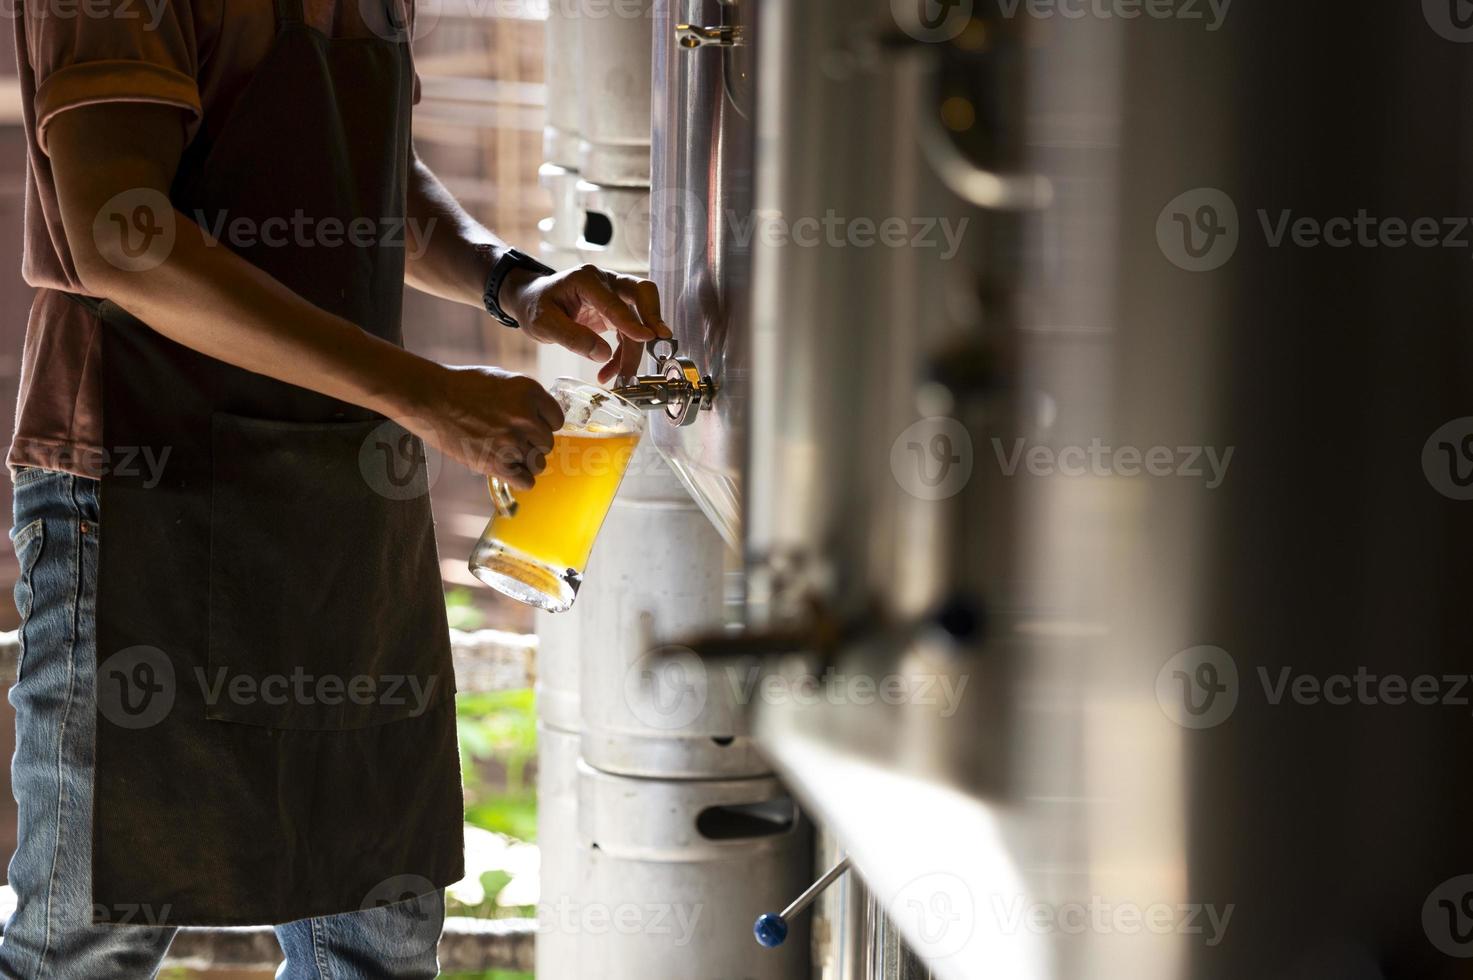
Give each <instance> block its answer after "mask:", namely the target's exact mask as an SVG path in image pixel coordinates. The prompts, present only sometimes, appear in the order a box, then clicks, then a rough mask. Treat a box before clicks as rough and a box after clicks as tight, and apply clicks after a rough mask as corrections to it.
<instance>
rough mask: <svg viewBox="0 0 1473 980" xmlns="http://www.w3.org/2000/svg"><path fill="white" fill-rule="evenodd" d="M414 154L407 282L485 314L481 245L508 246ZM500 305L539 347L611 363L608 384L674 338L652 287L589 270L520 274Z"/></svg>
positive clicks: (486, 269) (486, 264)
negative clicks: (655, 345)
mask: <svg viewBox="0 0 1473 980" xmlns="http://www.w3.org/2000/svg"><path fill="white" fill-rule="evenodd" d="M410 152H411V157H410V169H409V215H408V216H409V242H408V247H407V249H406V252H407V255H408V264H407V272H406V275H405V279H406V280H407V281H408V283H409V285H411V286H413V287H414V288H416V289H418V290H420V291H422V292H426V293H430V294H432V295H435V296H439V297H441V298H442V299H449V300H454V301H456V302H459V303H465V304H466V305H468V306H475V307H478V308H479V307H480V306H481V305H482V303H481V294H482V292H483V290H484V289H485V286H486V277H487V276H488V275H489V274H490V272H491V264H492V259H491V256H490V255H489V254H488V253H487V251H486V250H485V249H482V248H478V247H477V246H481V245H493V246H495V247H496V248H497V249H500V248H504V247H505V245H506V243H504V242H503V241H501V239H499V238H497V237H496V236H495V235H494V234H492V233H491V232H490V231H489V230H488V229H487V228H486V227H485V226H484V225H482V224H481V223H480V222H478V221H476V220H475V219H474V218H472V217H471V216H470V215H469V214H467V213H466V211H465V209H464V208H462V207H461V206H460V204H459V202H457V201H456V200H455V198H454V197H453V196H452V195H451V193H450V192H449V191H448V190H446V189H445V185H444V184H442V183H440V180H439V178H437V177H436V176H435V175H434V173H433V172H432V171H431V170H430V168H429V167H427V166H426V165H425V164H424V161H422V160H420V159H419V156H418V155H417V154H415V153H414V152H413V151H412V150H411V151H410ZM500 300H501V305H502V308H503V309H505V310H506V311H507V313H509V314H511V316H513V317H515V318H516V320H517V322H518V323H519V324H521V327H522V330H523V331H525V332H526V334H527V336H529V337H531V338H532V339H533V340H536V341H538V342H539V343H544V344H557V345H558V346H560V347H566V348H567V349H568V350H570V351H572V352H573V353H575V354H581V355H583V356H584V357H587V358H589V359H591V360H596V361H603V362H605V363H604V365H603V367H602V368H600V369H599V372H598V379H599V381H601V382H603V383H605V384H607V383H608V382H610V381H612V380H613V379H614V378H616V377H618V376H620V375H630V374H634V373H635V372H636V371H637V370H638V369H639V361H640V357H641V356H642V355H643V353H644V345H645V344H646V343H647V342H648V341H651V340H654V339H655V337H657V336H659V337H668V336H670V328H669V327H667V326H666V325H665V322H664V320H663V318H662V317H661V314H660V294H659V292H658V291H657V290H656V288H655V284H654V283H652V282H649V281H648V280H642V279H636V278H634V277H633V276H624V275H619V274H617V273H613V272H606V271H604V270H602V269H598V268H595V267H594V266H591V265H585V266H583V267H582V268H580V269H572V270H570V271H567V272H562V273H559V274H557V275H555V276H546V277H539V276H535V275H533V274H532V273H530V272H526V271H522V270H518V271H516V272H514V273H512V275H510V276H508V277H507V280H506V282H505V283H503V284H502V287H501V297H500ZM608 330H613V331H615V332H616V333H617V334H618V336H619V351H618V353H617V355H616V354H615V352H614V351H613V349H612V348H610V347H609V344H608V342H607V341H605V340H604V339H603V338H602V337H600V336H599V334H600V333H604V332H605V331H608Z"/></svg>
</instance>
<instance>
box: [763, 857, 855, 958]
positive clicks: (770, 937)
mask: <svg viewBox="0 0 1473 980" xmlns="http://www.w3.org/2000/svg"><path fill="white" fill-rule="evenodd" d="M848 870H849V858H847V857H846V858H844V859H843V860H842V861H840V862H839V863H838V864H836V865H834V866H833V867H832V868H830V869H829V870H828V871H826V872H824V875H823V877H822V878H820V879H818V880H817V881H815V882H814V883H813V884H811V885H809V886H808V887H807V889H805V890H804V892H803V894H801V895H799V896H798V897H797V898H795V899H793V903H792V904H791V905H789V906H788V907H787V908H785V909H783V910H782V911H781V912H764V913H762V914H761V915H759V916H757V922H756V923H755V924H754V925H753V926H752V934H753V935H754V936H756V937H757V942H759V943H761V944H762V945H763V946H766V947H767V948H768V949H776V948H777V947H779V946H781V945H782V944H783V943H784V942H786V941H787V938H788V920H789V919H791V918H792V917H793V916H795V915H798V914H799V913H801V912H802V911H803V910H804V909H806V908H808V906H810V905H812V904H813V900H814V899H815V898H817V897H818V896H819V895H821V894H823V890H824V889H825V888H827V887H829V886H830V885H832V884H833V883H834V882H835V881H837V880H838V879H839V876H840V875H842V874H843V873H844V872H846V871H848Z"/></svg>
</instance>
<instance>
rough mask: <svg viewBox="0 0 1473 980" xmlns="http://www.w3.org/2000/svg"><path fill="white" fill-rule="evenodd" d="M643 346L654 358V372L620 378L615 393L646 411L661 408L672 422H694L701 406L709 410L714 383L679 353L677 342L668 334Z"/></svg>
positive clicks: (691, 423) (712, 397) (713, 398)
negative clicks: (620, 382) (668, 336)
mask: <svg viewBox="0 0 1473 980" xmlns="http://www.w3.org/2000/svg"><path fill="white" fill-rule="evenodd" d="M646 349H647V350H648V351H649V354H650V357H652V358H654V360H655V372H656V373H655V374H653V375H645V376H641V377H637V378H626V379H620V380H621V381H622V382H623V383H622V384H620V385H619V386H618V387H617V388H615V389H614V394H616V395H618V396H619V397H620V398H623V399H624V400H626V401H629V402H632V403H633V404H634V405H636V406H638V407H639V408H642V409H645V410H646V411H653V410H655V409H659V408H663V409H664V410H665V417H666V418H667V419H669V420H670V422H671V423H673V424H674V425H678V426H683V425H694V424H695V421H696V417H697V415H699V413H700V412H701V411H702V410H710V408H711V403H712V402H713V401H714V400H715V398H716V383H715V382H714V381H712V380H711V379H710V378H709V377H707V376H704V375H702V374H701V371H700V368H698V367H696V362H695V361H692V360H691V359H690V358H688V357H681V356H679V355H678V353H677V351H678V350H679V349H680V348H679V345H678V344H677V343H676V342H675V341H674V340H672V339H670V338H667V337H660V338H657V339H655V340H652V341H650V342H649V343H648V344H647V345H646ZM662 350H663V353H662Z"/></svg>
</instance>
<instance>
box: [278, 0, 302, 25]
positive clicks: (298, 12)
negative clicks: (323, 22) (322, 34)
mask: <svg viewBox="0 0 1473 980" xmlns="http://www.w3.org/2000/svg"><path fill="white" fill-rule="evenodd" d="M306 22H307V21H306V18H305V17H304V16H303V15H302V0H276V26H278V27H280V26H281V25H282V24H305V23H306Z"/></svg>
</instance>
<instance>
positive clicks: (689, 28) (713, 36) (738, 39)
mask: <svg viewBox="0 0 1473 980" xmlns="http://www.w3.org/2000/svg"><path fill="white" fill-rule="evenodd" d="M675 37H676V40H677V41H678V43H679V44H680V46H681V47H682V48H713V47H714V48H739V47H741V46H742V45H744V44H746V43H747V37H746V32H744V31H743V30H742V28H741V27H740V26H726V27H700V26H698V25H696V24H676V25H675Z"/></svg>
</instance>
